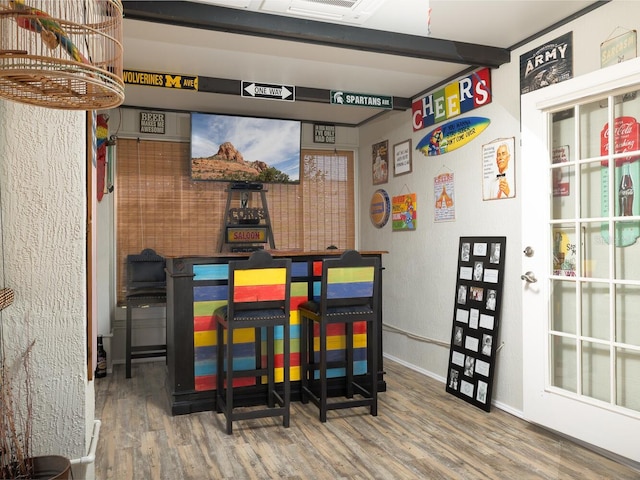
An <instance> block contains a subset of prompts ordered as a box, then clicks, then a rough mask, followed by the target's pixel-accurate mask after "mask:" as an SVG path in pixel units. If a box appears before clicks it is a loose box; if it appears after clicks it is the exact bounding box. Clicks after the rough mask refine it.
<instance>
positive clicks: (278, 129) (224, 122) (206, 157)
mask: <svg viewBox="0 0 640 480" xmlns="http://www.w3.org/2000/svg"><path fill="white" fill-rule="evenodd" d="M301 130H302V127H301V123H300V122H299V121H295V120H278V119H272V118H256V117H243V116H233V115H219V114H212V113H192V114H191V178H192V179H193V180H212V181H222V182H250V183H298V182H299V181H300V144H301Z"/></svg>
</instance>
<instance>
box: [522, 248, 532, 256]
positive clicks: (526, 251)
mask: <svg viewBox="0 0 640 480" xmlns="http://www.w3.org/2000/svg"><path fill="white" fill-rule="evenodd" d="M522 253H524V254H525V256H527V257H533V248H531V247H527V248H525V249H524V251H523V252H522Z"/></svg>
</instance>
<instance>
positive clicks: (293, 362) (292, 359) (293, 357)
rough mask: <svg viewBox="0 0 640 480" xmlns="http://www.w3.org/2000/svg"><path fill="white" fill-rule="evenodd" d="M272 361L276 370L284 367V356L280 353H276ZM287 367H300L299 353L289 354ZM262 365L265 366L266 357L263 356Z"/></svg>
mask: <svg viewBox="0 0 640 480" xmlns="http://www.w3.org/2000/svg"><path fill="white" fill-rule="evenodd" d="M273 361H274V365H275V366H276V368H282V367H284V355H283V354H282V353H276V356H275V358H274V359H273ZM289 363H290V365H289V367H290V368H291V367H299V366H300V352H296V353H293V352H292V353H291V354H289ZM262 364H263V365H266V364H267V356H266V355H263V356H262Z"/></svg>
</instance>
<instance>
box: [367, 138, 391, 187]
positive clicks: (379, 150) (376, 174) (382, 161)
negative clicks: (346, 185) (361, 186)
mask: <svg viewBox="0 0 640 480" xmlns="http://www.w3.org/2000/svg"><path fill="white" fill-rule="evenodd" d="M371 159H372V165H373V184H374V185H380V184H383V183H387V182H388V181H389V140H385V141H384V142H379V143H375V144H373V146H372V147H371Z"/></svg>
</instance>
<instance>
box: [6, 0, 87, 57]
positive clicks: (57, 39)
mask: <svg viewBox="0 0 640 480" xmlns="http://www.w3.org/2000/svg"><path fill="white" fill-rule="evenodd" d="M9 5H10V6H11V8H13V9H14V10H16V11H17V12H19V13H18V14H17V15H16V17H15V20H16V23H17V24H18V26H19V27H21V28H24V29H26V30H29V31H31V32H35V33H39V34H40V36H41V37H42V41H43V42H44V43H45V45H47V47H49V48H50V49H54V48H57V47H58V45H62V47H63V48H64V49H65V50H66V51H67V53H68V54H69V55H70V56H71V58H73V59H74V60H75V61H76V62H81V63H85V64H87V65H91V62H90V61H89V60H88V59H87V58H86V57H85V56H84V55H82V53H80V50H78V47H76V46H75V45H74V44H73V42H72V41H71V39H70V38H69V35H68V34H67V32H65V31H64V30H63V28H62V27H61V26H60V24H59V23H58V22H56V21H55V20H54V19H53V18H52V17H51V15H49V14H47V13H46V12H43V11H42V10H38V9H37V8H33V7H30V6H29V5H26V4H25V3H24V0H10V1H9Z"/></svg>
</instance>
